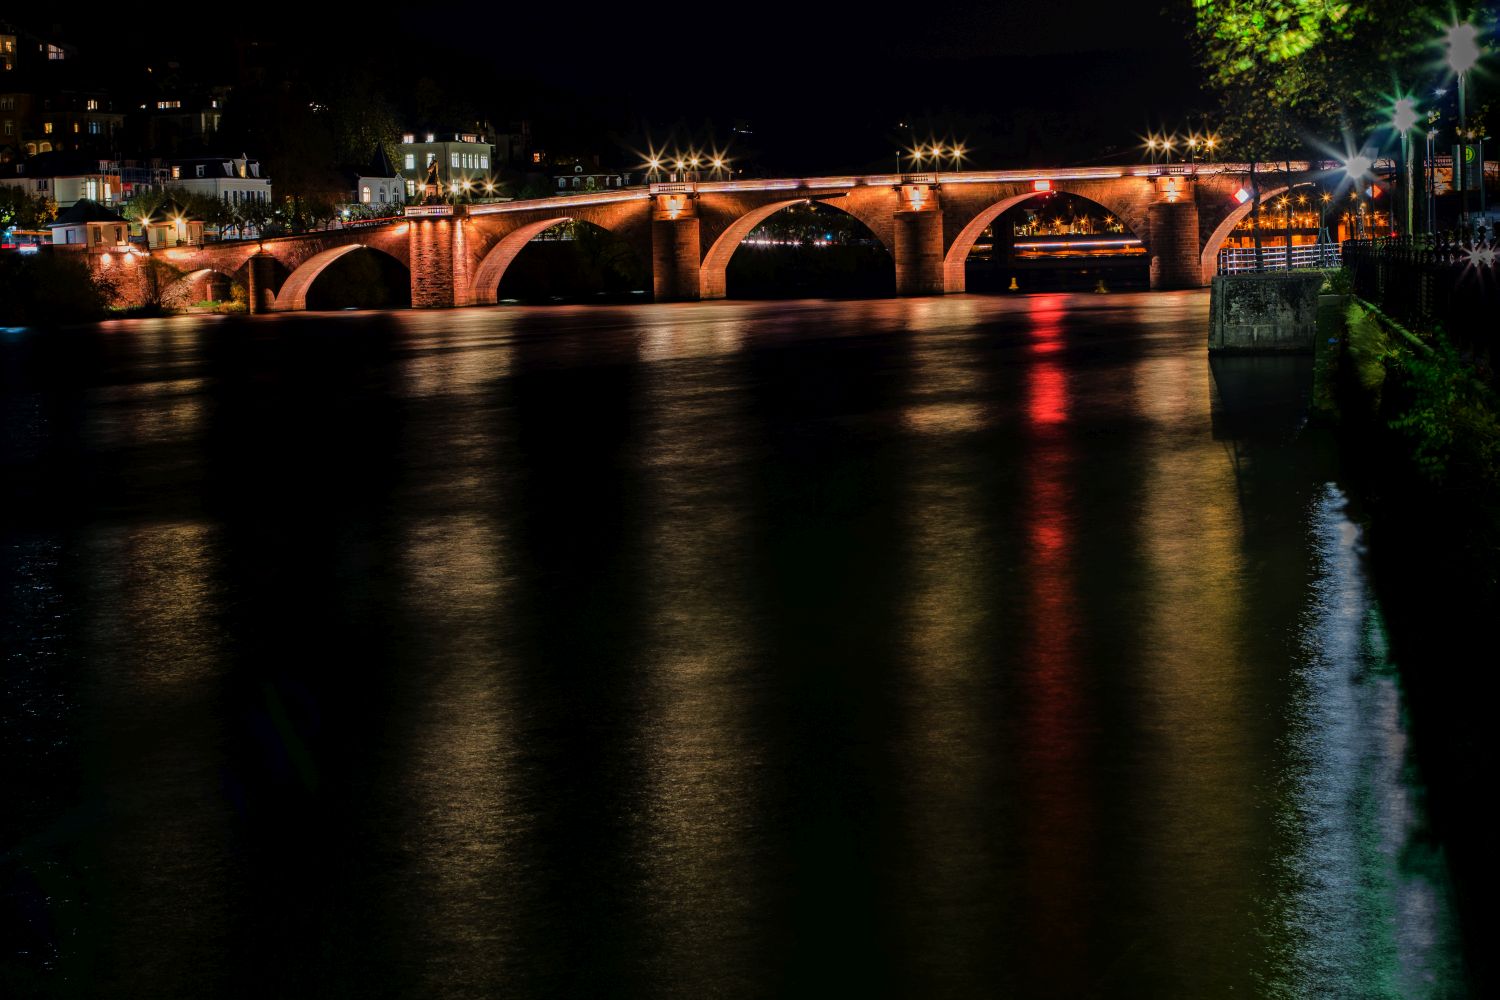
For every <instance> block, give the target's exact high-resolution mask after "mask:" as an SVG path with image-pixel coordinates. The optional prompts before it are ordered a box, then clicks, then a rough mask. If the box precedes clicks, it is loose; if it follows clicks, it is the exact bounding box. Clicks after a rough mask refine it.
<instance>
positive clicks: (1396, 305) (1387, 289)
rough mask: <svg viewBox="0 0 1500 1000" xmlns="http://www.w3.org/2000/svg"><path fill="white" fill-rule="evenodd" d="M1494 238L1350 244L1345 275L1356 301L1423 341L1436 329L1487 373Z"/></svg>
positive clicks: (1496, 270) (1499, 290)
mask: <svg viewBox="0 0 1500 1000" xmlns="http://www.w3.org/2000/svg"><path fill="white" fill-rule="evenodd" d="M1497 251H1500V246H1497V243H1496V240H1495V239H1494V238H1491V239H1488V240H1485V239H1476V240H1461V239H1459V238H1458V237H1457V236H1454V235H1451V234H1446V233H1444V234H1438V235H1422V236H1401V237H1392V238H1389V239H1378V240H1350V241H1348V242H1347V243H1345V244H1344V268H1345V270H1347V271H1348V272H1349V276H1350V282H1351V285H1352V287H1353V289H1354V294H1356V295H1358V296H1359V297H1360V298H1362V299H1366V300H1367V301H1370V302H1373V303H1375V304H1376V305H1378V306H1380V308H1381V309H1382V310H1384V311H1385V312H1386V313H1387V314H1389V315H1391V316H1393V317H1395V318H1396V319H1397V320H1399V321H1401V322H1402V323H1404V324H1406V325H1407V326H1408V327H1411V328H1412V329H1413V330H1414V331H1416V332H1418V333H1421V334H1423V335H1427V334H1430V333H1432V332H1433V331H1434V330H1437V329H1441V330H1442V331H1443V332H1445V333H1446V334H1447V335H1448V338H1449V339H1450V340H1451V341H1452V342H1453V344H1454V345H1455V346H1456V347H1458V349H1459V350H1460V351H1463V352H1464V353H1466V354H1468V355H1469V356H1470V357H1472V358H1474V359H1475V361H1476V363H1477V364H1478V365H1479V366H1480V367H1481V368H1482V369H1484V370H1485V371H1486V372H1487V373H1492V372H1493V368H1492V367H1491V359H1492V358H1493V354H1494V347H1495V341H1496V339H1497V336H1500V264H1497V263H1496V258H1497Z"/></svg>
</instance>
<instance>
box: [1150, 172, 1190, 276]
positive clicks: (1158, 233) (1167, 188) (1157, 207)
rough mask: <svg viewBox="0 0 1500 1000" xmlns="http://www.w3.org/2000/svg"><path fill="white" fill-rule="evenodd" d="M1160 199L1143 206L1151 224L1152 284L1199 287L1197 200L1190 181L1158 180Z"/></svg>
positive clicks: (1179, 179)
mask: <svg viewBox="0 0 1500 1000" xmlns="http://www.w3.org/2000/svg"><path fill="white" fill-rule="evenodd" d="M1157 191H1158V194H1159V195H1160V197H1161V200H1160V201H1156V202H1153V203H1152V204H1151V206H1150V207H1149V208H1148V209H1147V210H1146V213H1147V216H1148V218H1149V219H1150V226H1151V287H1152V288H1153V289H1163V290H1166V289H1172V288H1202V287H1203V267H1202V264H1201V262H1200V252H1201V250H1200V247H1199V244H1198V204H1197V202H1196V201H1195V200H1194V197H1193V195H1194V192H1193V182H1192V180H1190V179H1189V178H1186V177H1165V178H1161V179H1160V180H1159V181H1158V182H1157Z"/></svg>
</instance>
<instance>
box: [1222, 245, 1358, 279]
mask: <svg viewBox="0 0 1500 1000" xmlns="http://www.w3.org/2000/svg"><path fill="white" fill-rule="evenodd" d="M1260 249H1261V260H1262V262H1263V263H1264V267H1260V268H1257V267H1256V264H1255V248H1254V247H1225V248H1224V249H1222V250H1220V251H1219V273H1220V274H1246V273H1248V272H1251V271H1256V270H1265V271H1285V270H1286V269H1287V264H1286V245H1285V244H1283V245H1281V246H1262V247H1261V248H1260ZM1338 266H1340V257H1339V245H1338V244H1337V243H1297V244H1293V245H1292V269H1293V270H1297V269H1299V268H1334V267H1338Z"/></svg>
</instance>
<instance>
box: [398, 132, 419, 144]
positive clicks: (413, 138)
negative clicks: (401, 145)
mask: <svg viewBox="0 0 1500 1000" xmlns="http://www.w3.org/2000/svg"><path fill="white" fill-rule="evenodd" d="M416 138H417V137H416V136H414V135H412V134H411V133H410V132H407V133H406V134H405V135H403V136H402V137H401V141H402V142H415V141H416Z"/></svg>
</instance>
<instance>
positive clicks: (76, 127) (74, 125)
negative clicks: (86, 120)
mask: <svg viewBox="0 0 1500 1000" xmlns="http://www.w3.org/2000/svg"><path fill="white" fill-rule="evenodd" d="M78 127H79V126H78V123H77V122H74V123H73V134H74V135H77V134H78Z"/></svg>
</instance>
